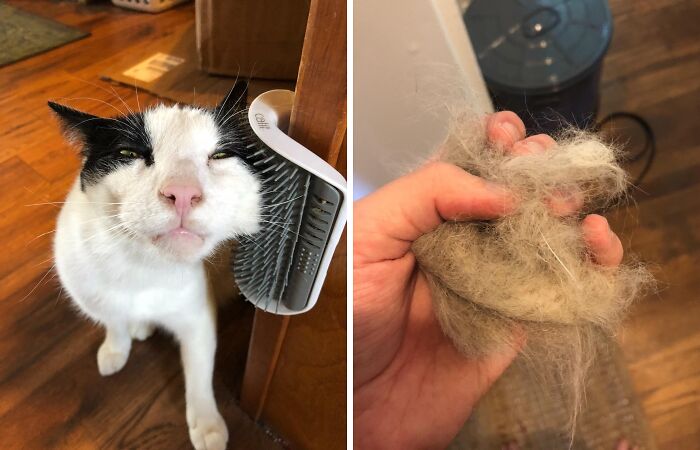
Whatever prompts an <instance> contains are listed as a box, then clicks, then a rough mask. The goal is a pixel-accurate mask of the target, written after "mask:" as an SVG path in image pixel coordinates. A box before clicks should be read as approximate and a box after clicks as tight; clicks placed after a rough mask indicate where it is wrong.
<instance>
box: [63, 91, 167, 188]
mask: <svg viewBox="0 0 700 450" xmlns="http://www.w3.org/2000/svg"><path fill="white" fill-rule="evenodd" d="M49 107H50V108H51V109H53V110H54V111H55V112H56V114H57V115H58V117H59V119H60V120H61V125H62V127H63V132H64V134H65V135H66V136H67V137H68V138H69V139H71V140H77V141H78V142H80V144H81V146H82V148H81V154H82V156H83V168H82V170H81V172H80V186H81V188H82V189H83V190H85V187H86V186H90V185H94V184H96V183H97V182H99V181H100V179H101V178H102V177H104V176H105V175H107V174H109V173H110V172H113V171H114V170H116V169H117V168H119V167H121V166H124V165H127V164H134V163H135V162H136V161H137V160H139V159H142V160H143V161H144V163H145V164H146V166H150V165H151V164H153V149H152V145H151V140H150V137H149V136H148V133H147V132H146V127H145V124H144V119H143V113H134V114H129V115H125V116H118V117H112V118H105V117H98V116H93V115H92V114H88V113H84V112H82V111H78V110H76V109H73V108H69V107H67V106H64V105H60V104H58V103H54V102H49ZM121 152H124V153H127V154H128V155H131V156H128V155H125V154H123V153H121ZM132 152H133V153H132ZM134 155H136V157H134Z"/></svg>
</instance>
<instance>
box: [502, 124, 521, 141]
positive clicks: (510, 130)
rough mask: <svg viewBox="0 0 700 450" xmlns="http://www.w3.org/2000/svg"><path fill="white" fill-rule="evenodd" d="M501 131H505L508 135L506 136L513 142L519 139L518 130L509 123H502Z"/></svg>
mask: <svg viewBox="0 0 700 450" xmlns="http://www.w3.org/2000/svg"><path fill="white" fill-rule="evenodd" d="M501 129H502V130H503V131H505V132H506V133H507V134H508V136H510V138H511V139H512V140H513V142H515V141H517V140H518V139H519V138H520V130H518V127H516V126H515V125H513V124H512V123H510V122H503V123H502V124H501Z"/></svg>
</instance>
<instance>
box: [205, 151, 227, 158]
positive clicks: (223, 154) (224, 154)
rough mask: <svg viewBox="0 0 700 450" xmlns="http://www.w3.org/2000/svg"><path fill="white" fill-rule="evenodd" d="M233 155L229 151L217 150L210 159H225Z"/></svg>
mask: <svg viewBox="0 0 700 450" xmlns="http://www.w3.org/2000/svg"><path fill="white" fill-rule="evenodd" d="M231 156H232V155H231V154H230V153H228V152H215V153H213V154H212V155H211V156H210V157H209V159H224V158H229V157H231Z"/></svg>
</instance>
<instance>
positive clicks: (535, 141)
mask: <svg viewBox="0 0 700 450" xmlns="http://www.w3.org/2000/svg"><path fill="white" fill-rule="evenodd" d="M556 146H557V142H556V141H555V140H554V139H552V137H551V136H549V135H547V134H536V135H534V136H530V137H527V138H525V139H522V140H520V141H518V142H516V143H515V144H513V147H512V150H511V153H512V154H514V155H531V154H533V153H544V152H545V151H547V150H551V149H553V148H554V147H556Z"/></svg>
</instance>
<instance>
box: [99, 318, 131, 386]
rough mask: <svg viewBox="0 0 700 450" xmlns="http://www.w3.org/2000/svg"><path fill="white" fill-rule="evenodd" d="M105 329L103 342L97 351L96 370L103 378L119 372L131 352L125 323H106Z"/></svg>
mask: <svg viewBox="0 0 700 450" xmlns="http://www.w3.org/2000/svg"><path fill="white" fill-rule="evenodd" d="M105 328H106V330H107V333H106V335H105V340H104V341H103V342H102V345H100V349H99V350H98V351H97V368H98V369H99V371H100V375H102V376H103V377H106V376H108V375H112V374H113V373H116V372H119V371H120V370H121V369H122V367H124V365H125V364H126V360H127V359H129V352H130V351H131V335H130V334H129V328H128V326H127V325H126V324H125V323H124V324H122V323H108V324H105Z"/></svg>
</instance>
